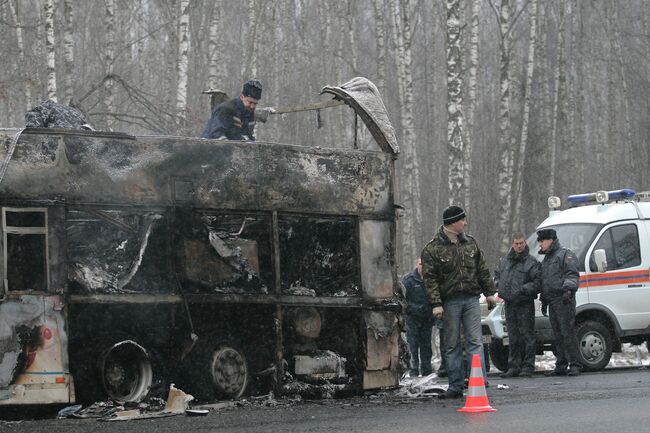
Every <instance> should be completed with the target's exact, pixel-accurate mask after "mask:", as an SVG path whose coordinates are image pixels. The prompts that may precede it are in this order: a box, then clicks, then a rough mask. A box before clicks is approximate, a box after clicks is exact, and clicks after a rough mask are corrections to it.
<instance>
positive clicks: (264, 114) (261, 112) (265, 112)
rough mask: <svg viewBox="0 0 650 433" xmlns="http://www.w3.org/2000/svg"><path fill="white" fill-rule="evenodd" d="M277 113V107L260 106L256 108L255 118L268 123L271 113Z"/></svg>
mask: <svg viewBox="0 0 650 433" xmlns="http://www.w3.org/2000/svg"><path fill="white" fill-rule="evenodd" d="M273 113H275V108H273V107H259V108H256V109H255V120H259V121H260V122H262V123H266V121H267V120H269V115H271V114H273Z"/></svg>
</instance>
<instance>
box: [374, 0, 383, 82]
mask: <svg viewBox="0 0 650 433" xmlns="http://www.w3.org/2000/svg"><path fill="white" fill-rule="evenodd" d="M372 6H373V8H374V12H375V14H374V16H375V32H376V36H375V42H376V45H377V78H376V79H375V80H374V82H375V83H376V85H377V88H378V89H379V91H380V92H381V93H382V95H385V94H386V44H385V38H386V23H385V22H384V13H385V12H384V1H383V0H372Z"/></svg>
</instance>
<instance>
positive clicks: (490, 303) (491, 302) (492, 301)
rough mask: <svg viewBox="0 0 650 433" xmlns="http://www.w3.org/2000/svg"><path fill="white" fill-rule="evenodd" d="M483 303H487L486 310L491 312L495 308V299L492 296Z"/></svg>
mask: <svg viewBox="0 0 650 433" xmlns="http://www.w3.org/2000/svg"><path fill="white" fill-rule="evenodd" d="M485 302H487V307H488V310H491V309H493V308H494V307H496V306H497V299H496V298H495V297H494V296H488V297H486V298H485Z"/></svg>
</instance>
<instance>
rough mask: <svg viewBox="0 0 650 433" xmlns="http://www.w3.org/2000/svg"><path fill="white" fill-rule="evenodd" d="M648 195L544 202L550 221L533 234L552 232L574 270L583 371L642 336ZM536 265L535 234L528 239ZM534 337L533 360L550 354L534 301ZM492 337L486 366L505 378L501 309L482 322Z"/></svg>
mask: <svg viewBox="0 0 650 433" xmlns="http://www.w3.org/2000/svg"><path fill="white" fill-rule="evenodd" d="M649 198H650V193H648V192H645V193H640V194H636V193H635V192H634V191H632V190H629V189H623V190H616V191H598V192H597V193H591V194H579V195H573V196H569V197H568V202H569V205H571V206H575V207H571V208H569V209H566V210H563V211H559V210H557V208H558V207H559V202H560V201H559V199H558V198H557V197H551V198H549V207H550V208H551V209H552V210H551V214H550V216H549V217H548V218H547V219H546V220H544V221H543V222H542V223H541V224H540V225H539V226H538V227H537V229H536V230H539V229H543V228H553V229H555V230H556V231H557V235H558V239H559V241H560V243H561V245H562V246H564V247H566V248H570V249H571V250H572V251H573V252H574V253H575V254H576V255H577V256H578V260H579V265H580V288H579V289H578V292H577V293H576V331H577V334H578V342H579V346H580V355H581V357H582V363H583V370H584V371H598V370H601V369H603V368H604V367H605V366H606V365H607V364H608V363H609V360H610V357H611V355H612V352H619V351H620V350H621V343H633V344H642V343H643V342H645V341H647V340H648V338H649V337H650V200H649ZM527 242H528V247H529V248H530V251H531V254H533V256H536V258H537V259H538V260H540V261H541V260H542V259H543V256H541V255H536V254H537V251H538V247H537V242H536V234H535V233H533V234H532V235H531V236H530V237H529V238H528V241H527ZM536 302H537V305H536V307H537V309H536V311H537V312H536V317H535V333H536V338H537V343H538V353H541V351H542V350H544V349H546V350H548V348H549V347H551V348H552V344H553V333H552V330H551V325H550V322H549V320H548V317H545V316H542V314H541V308H540V304H539V302H538V301H536ZM483 330H484V331H483V332H484V333H485V332H489V333H490V335H491V337H492V342H491V343H490V355H491V358H492V361H493V363H494V365H495V366H496V367H497V368H498V369H500V370H502V371H506V370H507V366H508V347H507V346H508V334H507V324H506V323H505V314H504V308H503V304H502V303H499V304H498V306H497V308H495V309H494V310H493V311H492V312H491V313H490V314H489V315H488V317H487V318H486V319H484V321H483Z"/></svg>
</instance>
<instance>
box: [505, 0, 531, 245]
mask: <svg viewBox="0 0 650 433" xmlns="http://www.w3.org/2000/svg"><path fill="white" fill-rule="evenodd" d="M536 45H537V0H530V33H529V36H528V58H527V59H526V81H525V87H524V110H523V117H522V119H521V134H520V136H519V152H518V157H517V168H518V171H517V172H516V173H515V175H516V177H515V179H516V181H515V206H514V210H513V218H512V226H511V228H510V232H511V233H514V232H516V231H519V229H520V227H521V221H520V219H521V207H522V189H523V188H522V186H523V179H524V166H525V165H526V160H527V159H528V158H527V156H528V155H527V154H526V150H527V144H528V123H529V120H530V105H531V99H532V94H531V93H532V89H533V77H534V74H535V46H536Z"/></svg>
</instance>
